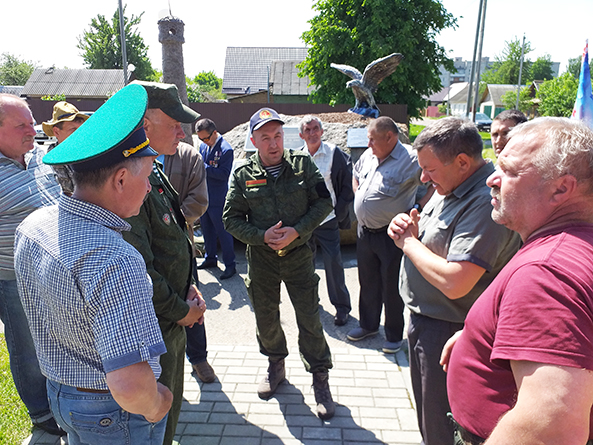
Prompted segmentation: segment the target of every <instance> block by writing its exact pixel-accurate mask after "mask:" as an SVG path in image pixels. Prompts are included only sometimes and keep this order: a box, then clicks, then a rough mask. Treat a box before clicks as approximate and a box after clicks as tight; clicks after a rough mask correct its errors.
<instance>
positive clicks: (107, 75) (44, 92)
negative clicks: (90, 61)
mask: <svg viewBox="0 0 593 445" xmlns="http://www.w3.org/2000/svg"><path fill="white" fill-rule="evenodd" d="M129 80H132V79H129ZM123 87H124V73H123V70H88V69H76V70H69V69H56V68H49V69H45V68H40V69H36V70H35V71H33V74H31V77H29V80H28V81H27V83H26V84H25V86H24V88H23V91H22V92H21V96H22V97H26V98H27V99H35V98H41V97H43V96H56V95H59V94H64V95H66V97H67V98H68V100H70V99H103V100H107V99H108V98H109V97H111V96H112V95H113V94H114V93H116V92H117V91H119V90H120V89H122V88H123Z"/></svg>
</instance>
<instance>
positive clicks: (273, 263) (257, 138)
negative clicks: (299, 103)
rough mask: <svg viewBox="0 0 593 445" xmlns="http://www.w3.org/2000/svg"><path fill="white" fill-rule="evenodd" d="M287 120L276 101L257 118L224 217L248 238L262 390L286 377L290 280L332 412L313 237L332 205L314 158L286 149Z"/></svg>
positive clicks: (316, 378)
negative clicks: (284, 309) (284, 313)
mask: <svg viewBox="0 0 593 445" xmlns="http://www.w3.org/2000/svg"><path fill="white" fill-rule="evenodd" d="M282 124H284V122H283V121H282V120H281V119H280V117H279V116H278V113H276V111H274V110H272V109H269V108H262V109H261V110H259V111H258V112H256V113H255V114H254V115H253V116H252V117H251V121H250V130H251V141H252V142H253V145H255V147H257V149H258V153H257V154H254V155H253V156H251V158H250V159H249V160H248V162H247V163H246V164H245V165H243V166H241V167H239V168H237V170H235V172H234V174H233V177H232V181H231V186H230V189H229V192H228V194H227V199H226V204H225V208H224V213H223V221H224V225H225V228H226V230H227V231H228V232H229V233H230V234H231V235H233V236H234V237H235V238H237V239H239V240H241V241H242V242H244V243H245V244H247V252H246V255H247V261H248V270H247V278H246V280H245V284H246V286H247V292H248V294H249V298H250V299H251V303H252V305H253V310H254V312H255V318H256V323H257V339H258V342H259V345H260V351H261V352H262V354H264V355H266V356H268V360H269V367H268V374H267V376H266V378H265V379H264V380H263V381H262V382H261V383H260V385H259V387H258V395H259V397H260V398H262V399H265V400H267V399H269V398H270V397H272V395H274V393H275V391H276V388H277V387H278V385H279V384H280V383H281V382H282V381H284V378H285V371H284V358H285V357H286V356H287V355H288V349H287V347H286V338H285V336H284V332H283V331H282V327H281V326H280V314H279V303H280V283H281V282H282V281H284V284H285V285H286V289H287V290H288V294H289V296H290V300H291V302H292V305H293V306H294V309H295V313H296V318H297V324H298V327H299V348H300V352H301V357H302V359H303V362H304V364H305V368H306V369H307V371H308V372H311V373H312V374H313V389H314V392H315V400H316V402H317V414H318V415H319V417H320V418H322V419H329V418H331V417H332V416H333V415H334V412H335V406H334V402H333V400H332V396H331V392H330V390H329V383H328V370H329V369H330V368H331V367H332V362H331V354H330V351H329V346H328V345H327V342H326V340H325V337H324V334H323V328H322V326H321V321H320V319H319V296H318V293H317V285H318V282H319V277H318V276H317V275H316V274H315V268H314V265H313V258H312V252H311V248H310V247H309V246H308V245H307V241H308V240H309V238H310V237H311V233H312V232H313V230H314V229H315V228H316V227H317V226H318V225H319V224H320V223H321V221H323V219H324V218H325V217H326V216H327V215H328V214H329V213H330V212H331V210H332V208H333V206H332V201H331V197H330V194H329V192H328V190H327V188H326V186H325V182H324V180H323V177H322V176H321V174H320V173H319V170H318V169H317V167H316V166H315V163H314V162H313V160H312V159H311V157H310V156H309V155H308V154H307V153H303V152H302V151H300V150H298V151H293V150H284V133H283V130H282Z"/></svg>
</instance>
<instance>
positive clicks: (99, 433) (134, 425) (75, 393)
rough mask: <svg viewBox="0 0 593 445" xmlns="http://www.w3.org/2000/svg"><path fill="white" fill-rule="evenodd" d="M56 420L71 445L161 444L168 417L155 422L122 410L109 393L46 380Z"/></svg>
mask: <svg viewBox="0 0 593 445" xmlns="http://www.w3.org/2000/svg"><path fill="white" fill-rule="evenodd" d="M47 394H48V396H49V403H50V405H51V409H52V411H53V413H54V417H55V419H56V422H58V424H59V425H60V426H61V427H62V428H63V429H64V430H65V431H66V432H67V433H68V443H69V444H70V445H83V444H88V445H94V444H101V445H109V444H113V445H131V444H138V445H162V443H163V437H164V436H165V426H166V424H167V416H165V417H164V418H163V419H162V420H160V421H159V422H157V423H151V422H149V421H147V420H146V419H145V418H144V416H141V415H139V414H131V413H128V412H127V411H124V410H123V409H122V408H121V407H120V406H119V405H118V404H117V402H116V401H115V400H114V399H113V397H112V396H111V394H109V393H106V394H96V393H90V392H83V391H79V390H77V389H76V388H73V387H72V386H67V385H62V384H60V383H56V382H53V381H51V380H48V381H47Z"/></svg>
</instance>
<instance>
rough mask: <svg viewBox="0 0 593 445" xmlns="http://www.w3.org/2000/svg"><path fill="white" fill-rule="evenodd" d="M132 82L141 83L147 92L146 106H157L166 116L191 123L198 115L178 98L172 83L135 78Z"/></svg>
mask: <svg viewBox="0 0 593 445" xmlns="http://www.w3.org/2000/svg"><path fill="white" fill-rule="evenodd" d="M133 83H134V84H138V85H142V86H143V87H144V88H145V89H146V92H147V93H148V108H159V109H161V110H162V111H163V113H165V114H166V115H167V116H169V117H171V118H173V119H175V120H176V121H177V122H182V123H184V124H191V123H192V122H194V121H196V120H197V119H198V118H199V117H200V113H196V112H195V111H194V110H192V109H191V108H190V107H188V106H187V105H184V104H183V103H182V102H181V99H179V91H178V90H177V86H176V85H173V84H172V83H157V82H144V81H141V80H136V81H134V82H133Z"/></svg>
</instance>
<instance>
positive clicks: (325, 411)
mask: <svg viewBox="0 0 593 445" xmlns="http://www.w3.org/2000/svg"><path fill="white" fill-rule="evenodd" d="M328 377H329V376H328V374H327V372H314V373H313V391H314V392H315V401H316V402H317V415H318V416H319V418H320V419H322V420H328V419H331V418H332V417H334V414H335V413H336V404H335V403H334V400H333V399H332V393H331V392H330V390H329V382H328Z"/></svg>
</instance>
